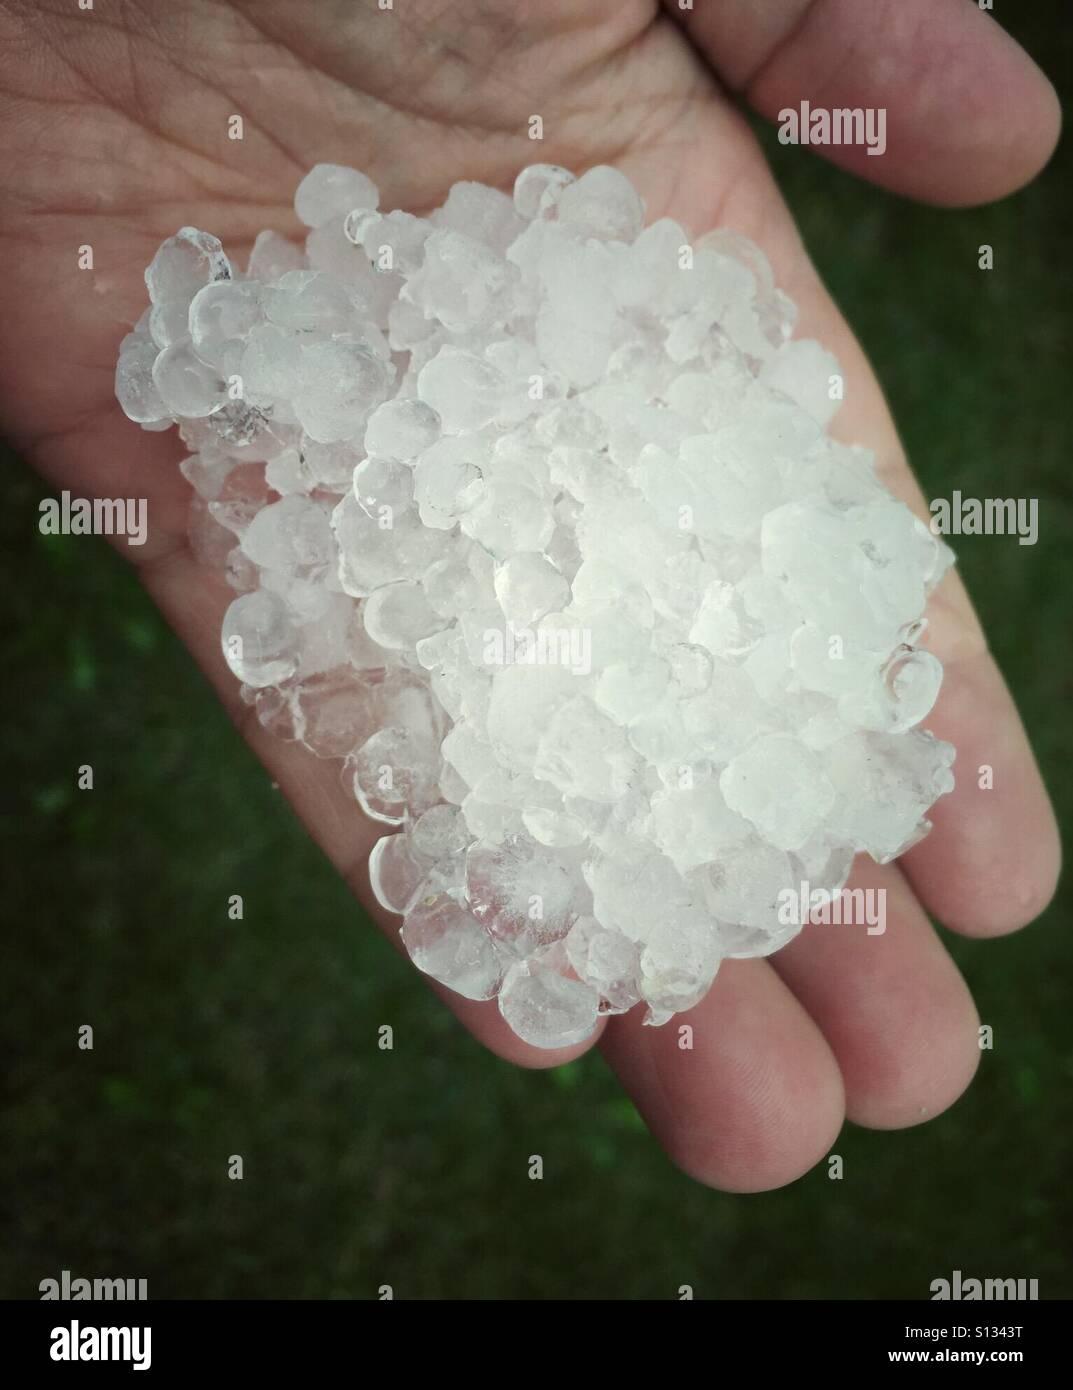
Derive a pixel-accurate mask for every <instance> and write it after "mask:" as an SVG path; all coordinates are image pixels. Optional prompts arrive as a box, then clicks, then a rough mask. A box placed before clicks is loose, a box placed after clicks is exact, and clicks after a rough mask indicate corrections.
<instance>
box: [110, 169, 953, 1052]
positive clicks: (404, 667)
mask: <svg viewBox="0 0 1073 1390" xmlns="http://www.w3.org/2000/svg"><path fill="white" fill-rule="evenodd" d="M378 205H379V195H378V193H377V189H376V187H375V186H374V185H373V183H372V182H371V181H370V180H369V179H368V178H367V177H366V176H365V175H363V174H361V173H358V172H357V171H355V170H352V169H347V168H343V167H341V166H337V165H328V164H321V165H318V166H317V167H316V168H314V169H313V171H312V172H311V173H310V174H308V175H307V177H306V178H305V179H304V180H303V181H302V183H301V184H300V186H299V188H298V191H297V194H296V197H295V208H296V211H297V214H298V217H299V218H300V219H301V221H302V222H303V223H304V224H305V226H306V227H307V228H308V229H309V231H308V235H307V236H306V238H305V245H304V248H301V249H300V248H299V247H297V246H296V245H294V244H293V243H292V242H290V241H288V240H286V239H285V238H284V237H282V236H280V235H278V234H277V233H275V232H272V231H267V232H262V233H261V234H260V236H258V238H257V240H256V242H255V243H254V245H253V249H252V253H251V254H250V257H249V263H248V265H247V267H246V270H245V272H241V271H240V270H239V269H238V268H237V266H236V265H235V264H234V263H233V262H232V261H231V260H230V259H229V257H228V256H227V254H226V252H225V250H224V248H223V247H222V246H221V244H220V242H219V241H218V240H217V239H216V238H215V237H214V236H211V235H209V234H207V233H206V232H202V231H198V230H196V229H194V228H192V227H184V228H183V229H182V230H181V231H180V232H179V233H178V234H177V235H176V236H173V237H171V238H169V239H168V240H167V241H165V242H164V244H163V245H162V246H161V247H160V249H159V251H158V252H157V253H156V256H155V257H154V258H153V261H152V264H151V265H150V266H149V268H148V270H147V271H146V275H145V279H146V284H147V285H148V288H149V298H150V301H151V304H150V307H149V309H148V310H147V312H146V313H145V315H144V316H143V318H142V319H141V320H140V322H139V323H138V325H137V326H136V328H135V329H134V331H133V332H132V333H131V334H129V336H128V337H127V338H126V339H125V340H124V342H123V345H122V348H121V350H120V358H119V366H118V371H117V374H116V391H117V395H118V397H119V400H120V403H121V404H122V406H123V409H124V410H125V411H126V413H127V415H129V416H130V418H131V419H132V420H136V421H137V422H138V423H140V424H141V425H142V426H143V427H144V428H146V429H150V430H162V429H166V428H167V427H168V426H169V425H171V424H173V423H177V424H178V425H179V429H180V432H181V435H182V438H183V440H184V442H185V444H186V446H187V448H188V449H190V450H191V453H190V456H189V457H188V458H186V460H185V461H184V462H183V464H182V465H181V466H182V470H183V473H184V474H185V476H186V478H187V479H188V480H189V482H190V484H191V485H192V487H193V504H192V515H191V525H190V537H191V543H192V545H193V547H194V550H195V552H196V553H197V554H198V556H199V558H201V559H202V560H203V561H205V562H206V563H208V564H211V565H215V566H218V567H219V568H220V570H222V571H224V572H225V573H226V576H227V580H228V582H229V583H230V585H231V587H232V588H233V589H234V591H235V593H236V595H237V597H236V598H235V599H234V601H233V602H232V603H231V605H230V607H229V608H228V610H227V613H226V616H225V617H224V621H223V634H222V642H223V651H224V655H225V657H226V659H227V661H228V663H229V665H230V667H231V669H232V671H233V672H234V674H235V676H236V677H237V678H238V679H239V680H240V681H241V682H242V683H243V684H242V694H243V698H244V699H245V700H246V701H247V703H249V704H252V705H254V706H255V707H256V712H257V716H258V717H259V719H260V721H261V723H262V724H263V725H264V727H265V728H267V729H270V730H274V731H276V732H278V733H279V734H281V735H282V736H283V737H285V738H288V739H296V740H298V741H299V742H301V743H303V744H305V745H306V747H308V748H309V749H310V750H311V751H312V753H314V754H317V755H318V756H319V757H322V758H328V759H340V760H342V763H343V768H342V775H343V778H344V781H345V784H346V786H347V787H348V788H349V789H351V790H352V792H353V796H354V799H355V813H356V814H357V812H358V809H359V808H360V810H361V811H363V812H364V813H365V814H366V815H367V816H371V817H372V818H373V819H374V820H375V821H378V822H380V823H381V824H382V825H383V826H384V827H385V834H384V837H383V838H381V839H380V840H379V841H378V842H377V844H376V845H375V848H374V850H373V852H372V855H371V858H370V876H371V880H372V888H373V892H374V893H375V895H376V897H377V899H378V900H379V901H380V903H381V904H382V905H383V906H384V907H385V908H387V909H389V910H390V911H391V912H394V913H397V914H398V915H399V916H400V917H401V919H402V923H401V933H402V939H403V941H404V942H405V945H406V949H407V950H408V952H409V954H410V956H411V957H412V959H413V961H414V963H415V964H416V965H417V966H418V967H419V968H420V969H421V970H423V971H425V972H427V973H428V974H429V975H431V976H433V977H434V978H435V979H437V980H439V981H442V983H443V984H445V985H448V986H450V988H451V989H453V990H456V991H457V992H458V993H459V994H462V995H465V996H466V997H468V998H470V999H492V998H494V997H498V1001H499V1008H500V1010H501V1011H502V1014H503V1017H504V1018H505V1019H506V1021H507V1023H508V1024H509V1025H510V1027H511V1028H512V1029H513V1030H514V1032H515V1033H516V1034H517V1035H518V1036H519V1037H520V1038H523V1039H525V1040H526V1041H527V1042H529V1043H532V1044H535V1045H536V1046H538V1047H559V1046H566V1045H569V1044H572V1043H576V1042H578V1041H580V1040H582V1039H583V1038H585V1037H586V1036H588V1034H590V1033H591V1032H592V1030H593V1029H594V1027H595V1026H596V1023H597V1020H598V1018H599V1017H600V1015H602V1014H617V1013H622V1012H624V1011H625V1010H627V1009H630V1008H632V1007H633V1006H634V1005H638V1004H641V1005H643V1006H644V1007H645V1010H646V1012H645V1021H646V1022H648V1023H653V1024H659V1023H663V1022H665V1021H666V1020H667V1019H669V1018H670V1017H671V1016H672V1015H674V1014H675V1013H677V1012H679V1011H681V1010H684V1009H689V1008H691V1007H692V1006H693V1005H695V1004H696V1003H697V1002H698V1001H699V1000H700V999H701V998H702V997H703V996H704V994H705V992H706V991H707V989H708V988H709V986H710V985H711V983H712V979H713V977H714V976H715V973H716V971H717V969H718V968H719V965H720V962H721V961H723V960H725V959H728V958H729V959H734V958H737V957H747V956H764V955H768V954H770V953H771V952H773V951H776V950H778V949H779V947H780V946H782V945H784V944H785V943H786V942H787V941H788V940H789V939H790V938H792V937H793V936H794V935H795V934H796V933H797V932H798V931H799V930H800V928H801V925H802V914H801V913H797V914H794V913H788V912H786V911H785V910H783V905H784V904H785V902H786V901H788V899H787V898H786V894H787V893H788V892H792V891H793V890H794V889H795V888H796V886H797V885H798V884H800V883H808V884H810V885H812V886H813V887H814V888H815V889H817V890H819V891H821V892H827V893H830V894H833V893H836V892H838V891H840V890H841V888H842V887H843V885H844V884H845V881H846V878H847V875H848V874H849V871H850V866H851V863H852V860H853V856H854V854H855V853H857V852H864V853H867V854H870V855H871V856H872V857H873V858H874V859H876V860H878V861H880V862H884V861H887V860H890V859H891V858H893V857H894V856H895V855H897V854H899V853H901V852H902V851H903V850H905V849H906V848H907V847H908V846H909V845H911V844H913V843H914V842H915V841H916V840H917V839H918V838H919V837H920V836H921V835H922V834H923V833H924V832H926V831H927V829H928V828H929V823H928V821H927V820H926V819H925V815H926V812H927V811H928V809H929V807H930V806H931V805H932V803H933V802H934V801H935V799H936V798H937V797H938V796H940V795H941V794H942V793H944V792H946V791H949V790H950V788H951V786H952V785H953V778H952V775H951V772H950V766H951V763H952V761H953V754H954V750H953V748H952V747H951V746H950V745H949V744H945V743H941V742H939V741H937V740H936V739H935V738H933V737H932V735H930V734H929V733H926V732H924V731H922V730H920V729H918V728H917V727H916V726H917V725H918V724H919V723H920V721H921V720H922V719H923V718H924V717H925V716H926V715H927V713H928V712H929V710H930V709H931V707H932V705H933V703H934V701H935V697H936V694H937V691H938V687H939V683H940V679H941V675H942V668H941V666H940V664H939V662H938V661H937V660H936V658H935V657H934V656H933V655H931V654H930V653H929V652H927V651H925V650H921V649H920V648H919V647H918V645H917V643H918V639H919V638H920V635H921V632H922V631H923V628H924V626H925V624H924V620H923V617H922V614H923V611H924V607H925V603H926V599H927V595H928V593H929V592H930V590H931V589H932V588H933V587H934V586H935V584H936V583H937V582H938V581H939V579H940V578H941V577H942V575H943V574H944V572H945V571H946V569H947V567H948V565H949V564H950V561H951V555H950V552H949V550H948V549H947V548H946V547H945V546H944V545H943V544H942V542H941V541H939V540H937V539H936V538H935V537H934V536H933V535H932V534H931V532H930V531H929V529H928V528H927V527H926V526H925V525H924V524H922V523H921V522H920V521H918V520H917V519H916V518H915V517H914V516H913V514H912V513H911V512H910V511H909V509H908V508H907V507H906V506H904V505H903V504H902V503H901V502H899V501H896V500H895V499H894V498H893V497H892V496H891V495H890V494H889V493H888V492H887V491H886V490H885V488H884V487H883V486H882V485H881V484H880V483H879V482H878V481H877V479H876V476H875V473H874V471H873V466H872V458H871V455H870V454H869V453H867V452H866V451H865V450H863V449H861V448H858V447H849V446H847V445H844V444H841V443H838V442H836V441H835V440H834V439H832V438H831V437H830V436H829V435H828V434H827V432H826V426H827V424H828V421H829V419H830V417H831V416H832V414H833V413H834V411H835V409H836V408H837V405H838V400H839V398H840V396H841V390H840V381H841V378H840V377H839V372H838V365H837V363H836V362H835V361H834V359H833V358H832V357H831V356H830V355H829V354H828V353H827V352H826V351H825V350H824V349H823V348H821V347H820V345H819V344H818V343H816V342H813V341H808V340H794V339H793V338H792V337H791V333H792V329H793V324H794V319H795V309H794V306H793V304H792V303H791V302H790V300H788V299H787V297H786V296H785V295H784V294H782V293H781V292H780V291H779V290H777V289H776V288H775V286H774V283H773V277H772V272H771V268H770V266H769V265H768V263H767V261H766V260H765V258H764V256H763V254H762V253H761V252H760V251H759V250H758V249H757V247H756V246H754V245H753V244H752V243H751V242H749V241H748V240H746V239H745V238H744V237H741V236H739V235H737V234H735V233H733V232H730V231H726V230H718V231H714V232H709V233H708V234H707V235H705V236H702V237H700V238H699V239H697V240H691V238H690V236H689V234H688V233H687V232H686V231H685V230H684V229H683V228H682V227H681V226H679V225H678V224H677V223H676V222H673V221H670V220H668V219H662V220H660V221H657V222H654V223H652V224H651V225H650V226H648V227H645V225H644V205H643V203H642V202H641V199H640V198H639V197H638V195H637V193H636V192H635V190H634V188H633V187H632V185H631V184H630V182H629V181H628V180H627V179H626V178H625V177H624V176H623V175H622V174H620V173H618V172H616V171H615V170H613V169H610V168H606V167H600V168H594V169H590V170H589V171H588V172H587V173H586V174H584V175H583V176H582V177H580V178H576V179H575V178H574V177H573V176H572V175H571V174H569V173H568V172H566V171H565V170H563V169H560V168H557V167H554V166H551V165H535V166H533V167H531V168H528V169H525V170H523V171H522V173H521V174H519V176H518V179H517V182H516V183H515V186H514V192H513V197H510V196H507V195H506V194H504V193H502V192H500V191H497V190H496V189H494V188H489V187H485V186H484V185H482V184H478V183H458V184H455V185H454V187H453V188H452V189H451V191H450V195H449V196H448V198H447V200H446V202H445V203H444V205H443V206H442V207H440V208H438V209H436V211H434V212H432V213H431V214H430V215H429V216H428V217H415V216H411V215H410V214H408V213H405V212H381V211H379V210H378ZM387 827H392V828H393V829H394V832H395V833H388V831H387Z"/></svg>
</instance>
